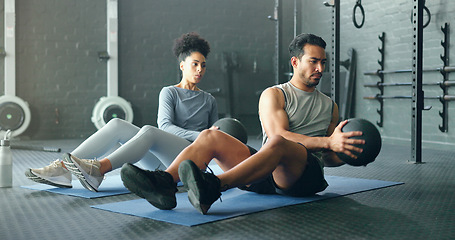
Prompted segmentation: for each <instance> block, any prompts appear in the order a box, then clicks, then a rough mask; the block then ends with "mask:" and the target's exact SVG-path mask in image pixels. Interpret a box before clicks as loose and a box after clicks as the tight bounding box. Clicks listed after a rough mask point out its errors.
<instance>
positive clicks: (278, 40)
mask: <svg viewBox="0 0 455 240" xmlns="http://www.w3.org/2000/svg"><path fill="white" fill-rule="evenodd" d="M280 12H281V0H275V10H274V13H273V18H274V20H275V84H280V82H281V81H280V76H281V73H280V67H281V60H280V46H281V28H280V17H281V16H280Z"/></svg>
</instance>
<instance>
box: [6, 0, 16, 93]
mask: <svg viewBox="0 0 455 240" xmlns="http://www.w3.org/2000/svg"><path fill="white" fill-rule="evenodd" d="M4 4H5V5H4V7H5V13H4V15H5V19H4V20H5V23H4V24H5V29H4V33H5V36H4V41H5V43H4V44H5V53H6V56H5V70H4V74H5V75H4V76H5V79H4V85H5V89H4V91H5V92H4V94H5V95H11V96H16V7H15V4H16V1H15V0H5V2H4Z"/></svg>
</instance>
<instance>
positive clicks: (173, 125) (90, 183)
mask: <svg viewBox="0 0 455 240" xmlns="http://www.w3.org/2000/svg"><path fill="white" fill-rule="evenodd" d="M173 51H174V54H175V56H176V57H177V58H178V60H179V62H180V70H181V71H182V79H181V80H180V82H179V83H178V84H177V85H174V86H168V87H164V88H163V89H162V90H161V92H160V95H159V106H158V120H157V122H158V127H159V129H158V128H156V127H153V126H149V125H146V126H143V127H142V128H139V127H137V126H134V125H133V124H131V123H129V122H126V121H123V120H121V119H112V120H111V121H109V122H108V123H107V124H106V125H105V126H104V127H103V128H101V129H100V130H98V131H97V132H95V133H94V134H93V135H92V136H90V137H89V138H87V139H86V140H85V141H84V142H83V143H82V144H81V145H79V146H78V147H77V148H76V149H75V150H74V151H72V152H71V153H66V154H64V155H63V158H62V160H56V161H54V162H52V163H51V164H50V165H49V166H46V167H43V168H38V169H27V171H26V172H25V175H26V176H27V177H28V178H29V179H31V180H33V181H35V182H39V183H45V184H50V185H53V186H57V187H67V188H70V187H72V185H71V179H72V177H71V173H72V174H74V175H75V176H76V177H77V178H78V179H79V181H80V182H81V183H82V185H83V186H84V187H85V188H87V189H88V190H90V191H94V192H96V191H98V187H99V185H100V184H101V182H102V181H103V178H104V174H106V173H107V172H109V171H112V170H113V169H117V168H119V167H121V166H122V165H123V164H124V163H136V162H138V163H139V164H140V165H141V166H142V167H143V168H146V169H154V168H156V167H157V166H159V165H160V164H162V165H164V166H165V167H168V166H169V165H170V164H171V163H172V161H173V160H174V159H175V157H176V156H177V155H178V154H179V153H180V152H181V151H182V150H183V149H184V148H185V147H187V146H188V145H190V143H191V142H192V141H194V140H195V139H196V137H197V136H198V135H199V133H200V132H201V131H202V130H204V129H207V128H209V127H211V126H212V125H213V123H214V122H215V121H216V120H217V119H218V110H217V105H216V101H215V98H214V97H213V96H212V95H210V93H207V92H204V91H202V90H201V89H199V88H198V87H197V84H198V83H199V82H200V81H201V79H202V77H203V76H204V74H205V71H206V57H207V55H208V54H209V52H210V46H209V44H208V42H207V41H206V40H204V39H203V38H201V37H200V36H199V35H198V34H197V33H187V34H183V35H182V36H181V37H180V38H178V39H176V40H175V42H174V47H173ZM118 143H120V144H122V146H121V147H119V148H118V149H116V150H115V151H114V152H112V153H111V154H109V155H108V156H106V157H105V158H103V159H101V160H96V158H97V157H100V156H103V155H105V154H106V153H107V152H108V151H110V150H111V149H112V148H113V147H114V146H115V145H116V144H118Z"/></svg>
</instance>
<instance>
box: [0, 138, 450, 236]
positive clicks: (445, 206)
mask: <svg viewBox="0 0 455 240" xmlns="http://www.w3.org/2000/svg"><path fill="white" fill-rule="evenodd" d="M80 142H81V140H55V141H22V142H20V144H21V145H24V146H29V147H30V146H33V147H37V146H38V147H42V146H44V147H51V148H61V150H62V152H61V153H63V152H69V151H71V150H72V149H73V148H74V147H75V146H77V145H78V144H79V143H80ZM255 144H256V146H257V144H259V142H258V141H257V142H255ZM255 144H252V145H253V146H255ZM61 153H56V152H45V151H36V150H19V149H14V150H13V161H14V167H13V174H14V179H13V185H14V186H13V187H12V188H0V239H2V240H9V239H14V240H16V239H19V240H21V239H24V240H25V239H28V240H29V239H47V240H51V239H65V240H71V239H77V240H80V239H455V211H454V209H455V174H454V172H455V162H454V161H455V152H452V151H437V150H432V149H423V151H422V156H423V161H424V164H414V163H410V162H409V159H410V154H411V151H410V147H409V146H397V145H391V144H387V143H384V144H383V148H382V151H381V153H380V155H379V156H378V158H377V159H376V161H375V162H373V163H372V164H370V165H368V166H367V167H352V166H342V167H338V168H326V170H325V173H326V174H327V175H337V176H346V177H357V178H368V179H379V180H386V181H398V182H404V183H405V184H403V185H399V186H394V187H389V188H384V189H379V190H374V191H367V192H362V193H357V194H353V195H348V196H345V197H339V198H334V199H329V200H325V201H318V202H312V203H306V204H301V205H296V206H290V207H283V208H279V209H274V210H269V211H264V212H259V213H254V214H250V215H246V216H241V217H237V218H233V219H229V220H224V221H219V222H214V223H209V224H204V225H200V226H196V227H185V226H179V225H174V224H170V223H165V222H159V221H155V220H150V219H144V218H140V217H135V216H128V215H122V214H117V213H111V212H107V211H102V210H97V209H93V208H91V207H90V206H91V205H97V204H104V203H111V202H118V201H126V200H132V199H137V198H138V197H137V196H135V195H134V194H126V195H119V196H113V197H105V198H97V199H82V198H78V197H71V196H64V195H59V194H54V193H49V192H45V191H33V190H28V189H24V188H21V187H20V186H22V185H32V184H34V182H31V181H30V180H28V179H27V178H26V177H25V175H24V171H25V170H26V169H27V168H29V167H33V168H35V167H41V166H44V165H47V164H49V163H50V162H51V161H53V160H54V159H57V158H59V157H60V155H61ZM117 172H118V171H117ZM115 173H116V172H114V174H115Z"/></svg>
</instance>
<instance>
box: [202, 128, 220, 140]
mask: <svg viewBox="0 0 455 240" xmlns="http://www.w3.org/2000/svg"><path fill="white" fill-rule="evenodd" d="M220 134H222V133H221V132H220V131H219V130H213V129H205V130H203V131H202V132H201V133H199V136H198V137H197V140H199V141H211V140H213V139H219V138H220Z"/></svg>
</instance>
